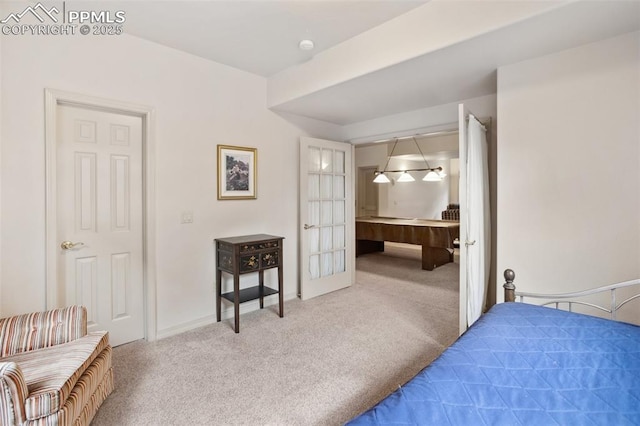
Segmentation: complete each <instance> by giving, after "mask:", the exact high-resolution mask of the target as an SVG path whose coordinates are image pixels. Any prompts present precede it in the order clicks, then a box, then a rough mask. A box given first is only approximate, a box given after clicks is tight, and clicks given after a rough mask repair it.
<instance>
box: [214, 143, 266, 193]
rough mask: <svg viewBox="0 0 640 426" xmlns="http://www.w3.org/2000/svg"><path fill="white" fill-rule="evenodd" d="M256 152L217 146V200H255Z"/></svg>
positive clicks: (251, 149) (236, 147) (229, 146)
mask: <svg viewBox="0 0 640 426" xmlns="http://www.w3.org/2000/svg"><path fill="white" fill-rule="evenodd" d="M257 157H258V150H257V148H247V147H242V146H231V145H218V200H255V199H256V198H257V191H256V182H257V171H258V158H257Z"/></svg>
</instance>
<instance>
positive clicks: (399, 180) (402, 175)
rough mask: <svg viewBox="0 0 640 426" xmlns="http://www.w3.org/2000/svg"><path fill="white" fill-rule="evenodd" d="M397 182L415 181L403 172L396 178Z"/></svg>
mask: <svg viewBox="0 0 640 426" xmlns="http://www.w3.org/2000/svg"><path fill="white" fill-rule="evenodd" d="M398 182H415V179H414V178H413V176H411V175H410V174H409V173H408V172H407V171H406V170H405V171H404V172H403V173H402V174H401V175H400V177H399V178H398Z"/></svg>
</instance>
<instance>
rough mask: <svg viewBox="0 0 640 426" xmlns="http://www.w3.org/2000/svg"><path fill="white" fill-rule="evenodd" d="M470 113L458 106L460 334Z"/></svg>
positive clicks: (463, 314)
mask: <svg viewBox="0 0 640 426" xmlns="http://www.w3.org/2000/svg"><path fill="white" fill-rule="evenodd" d="M468 116H469V111H468V110H467V108H466V107H465V106H464V104H459V105H458V150H459V157H460V186H459V198H458V200H459V201H460V237H459V240H460V308H459V315H460V316H459V332H460V334H462V333H464V332H465V331H466V330H467V293H468V286H469V280H468V279H467V249H466V244H465V243H466V236H467V218H468V215H469V210H468V206H467V150H468V139H467V121H466V119H467V117H468Z"/></svg>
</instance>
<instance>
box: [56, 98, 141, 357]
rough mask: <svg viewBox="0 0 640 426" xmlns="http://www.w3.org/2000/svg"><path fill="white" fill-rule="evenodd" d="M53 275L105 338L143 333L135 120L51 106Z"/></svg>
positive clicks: (128, 337)
mask: <svg viewBox="0 0 640 426" xmlns="http://www.w3.org/2000/svg"><path fill="white" fill-rule="evenodd" d="M57 120H58V122H57V129H58V134H57V135H56V151H57V152H56V162H57V164H56V170H57V176H56V182H57V188H56V193H57V200H56V205H57V212H56V213H57V229H56V233H57V236H58V241H59V244H60V251H59V257H58V279H59V280H60V282H62V283H64V284H65V287H64V297H65V300H64V302H65V303H64V304H65V305H71V304H81V305H84V306H85V307H86V308H87V311H88V329H89V331H91V330H107V331H109V337H110V342H111V344H112V345H119V344H123V343H127V342H131V341H133V340H138V339H141V338H143V337H144V316H143V314H144V302H143V240H142V239H143V219H142V218H143V212H142V199H143V194H142V119H141V118H140V117H134V116H128V115H122V114H116V113H111V112H105V111H98V110H93V109H85V108H81V107H74V106H67V105H59V106H58V107H57Z"/></svg>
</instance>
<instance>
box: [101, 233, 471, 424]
mask: <svg viewBox="0 0 640 426" xmlns="http://www.w3.org/2000/svg"><path fill="white" fill-rule="evenodd" d="M417 248H418V247H407V246H401V245H391V244H389V245H388V248H387V251H386V252H385V253H375V254H368V255H364V256H361V257H359V258H358V259H357V274H356V283H355V284H354V285H353V286H352V287H350V288H347V289H344V290H340V291H337V292H334V293H330V294H327V295H325V296H322V297H319V298H316V299H312V300H309V301H305V302H302V301H300V300H292V301H289V302H286V303H285V317H284V318H279V317H278V316H277V314H276V307H275V306H271V307H268V308H265V309H264V310H261V311H255V312H251V313H247V314H244V315H243V316H242V317H241V319H240V322H241V332H240V334H235V333H234V332H233V330H232V328H231V321H232V320H227V321H223V322H221V323H217V324H213V325H210V326H206V327H202V328H199V329H197V330H192V331H189V332H186V333H182V334H180V335H176V336H172V337H169V338H166V339H162V340H159V341H156V342H151V343H149V342H145V341H137V342H133V343H130V344H127V345H122V346H119V347H117V348H115V349H114V354H113V357H114V361H113V362H114V369H115V380H116V390H115V391H114V392H113V393H112V394H111V396H109V398H108V399H107V400H106V401H105V403H104V404H103V406H102V407H101V408H100V411H99V412H98V414H97V415H96V417H95V418H94V421H93V423H92V424H93V425H95V426H100V425H339V424H342V423H344V422H345V421H347V420H349V419H350V418H352V417H353V416H355V415H357V414H358V413H360V412H361V411H363V410H365V409H367V408H368V407H370V406H371V405H373V404H375V403H376V402H377V401H379V400H380V399H382V398H383V397H384V396H386V395H387V394H389V393H390V392H392V391H393V390H395V389H396V388H397V387H398V386H399V385H401V384H403V383H405V382H406V381H407V380H408V379H410V378H411V377H413V376H414V375H415V374H416V373H417V372H419V371H420V370H421V369H422V368H424V367H425V366H426V365H428V364H429V362H431V361H432V360H433V359H434V358H435V357H437V356H438V355H439V354H440V353H441V352H442V351H443V350H444V348H445V347H446V346H448V345H449V344H451V343H452V342H453V341H454V340H455V338H456V337H457V324H458V319H457V318H458V265H456V264H453V263H450V264H447V265H444V266H442V267H440V268H437V269H436V270H434V271H423V270H422V269H421V268H420V252H419V250H416V249H417Z"/></svg>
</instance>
